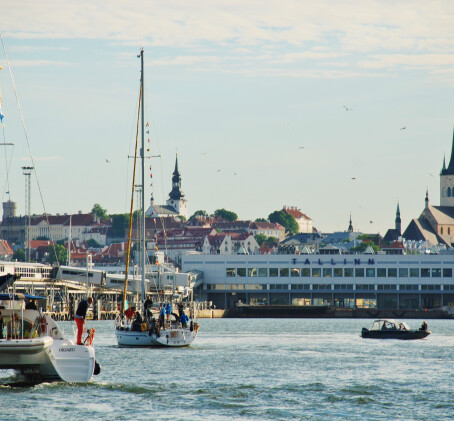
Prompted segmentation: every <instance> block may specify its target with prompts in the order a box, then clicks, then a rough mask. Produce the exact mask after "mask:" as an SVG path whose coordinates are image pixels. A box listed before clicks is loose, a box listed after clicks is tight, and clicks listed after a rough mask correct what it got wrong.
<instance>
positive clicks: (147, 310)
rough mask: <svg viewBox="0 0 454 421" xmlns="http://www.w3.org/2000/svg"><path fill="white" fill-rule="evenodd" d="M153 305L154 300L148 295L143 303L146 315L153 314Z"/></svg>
mask: <svg viewBox="0 0 454 421" xmlns="http://www.w3.org/2000/svg"><path fill="white" fill-rule="evenodd" d="M152 306H153V301H151V298H150V296H148V297H147V299H146V300H145V302H144V303H143V308H144V309H145V317H147V318H148V317H149V316H150V315H151V307H152Z"/></svg>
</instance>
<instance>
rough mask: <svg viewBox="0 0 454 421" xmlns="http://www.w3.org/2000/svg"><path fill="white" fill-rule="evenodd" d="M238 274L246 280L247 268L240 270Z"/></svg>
mask: <svg viewBox="0 0 454 421" xmlns="http://www.w3.org/2000/svg"><path fill="white" fill-rule="evenodd" d="M236 274H237V276H241V277H242V278H244V277H245V276H246V268H238V269H237V272H236Z"/></svg>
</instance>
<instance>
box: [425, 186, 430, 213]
mask: <svg viewBox="0 0 454 421" xmlns="http://www.w3.org/2000/svg"><path fill="white" fill-rule="evenodd" d="M425 202H426V209H429V189H427V190H426V200H425Z"/></svg>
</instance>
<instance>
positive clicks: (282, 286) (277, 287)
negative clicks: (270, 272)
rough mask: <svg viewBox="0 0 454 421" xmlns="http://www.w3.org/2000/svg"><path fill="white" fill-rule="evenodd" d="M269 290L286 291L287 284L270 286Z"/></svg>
mask: <svg viewBox="0 0 454 421" xmlns="http://www.w3.org/2000/svg"><path fill="white" fill-rule="evenodd" d="M270 289H288V284H270Z"/></svg>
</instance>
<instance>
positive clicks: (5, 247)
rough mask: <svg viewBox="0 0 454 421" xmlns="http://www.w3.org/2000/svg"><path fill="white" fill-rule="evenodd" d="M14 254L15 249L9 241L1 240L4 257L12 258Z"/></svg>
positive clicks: (0, 248) (0, 245) (1, 250)
mask: <svg viewBox="0 0 454 421" xmlns="http://www.w3.org/2000/svg"><path fill="white" fill-rule="evenodd" d="M13 253H14V252H13V249H12V248H11V246H10V245H9V243H8V241H6V240H0V254H1V255H2V256H10V255H11V254H13Z"/></svg>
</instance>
